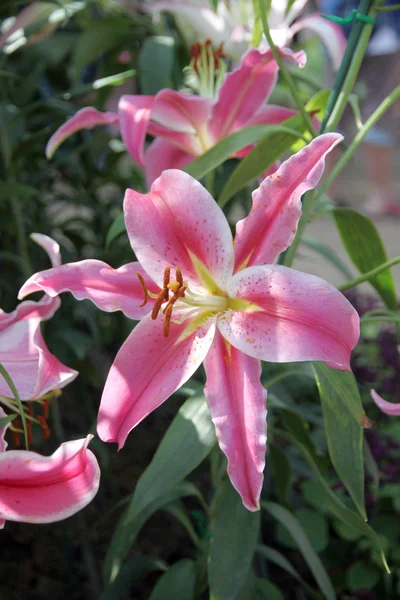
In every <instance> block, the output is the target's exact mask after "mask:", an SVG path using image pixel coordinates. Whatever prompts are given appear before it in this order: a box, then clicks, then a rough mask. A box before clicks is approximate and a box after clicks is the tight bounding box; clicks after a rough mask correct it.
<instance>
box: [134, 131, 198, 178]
mask: <svg viewBox="0 0 400 600" xmlns="http://www.w3.org/2000/svg"><path fill="white" fill-rule="evenodd" d="M192 160H193V156H190V154H187V153H186V152H184V151H183V150H181V149H180V148H178V147H177V146H175V144H171V143H170V142H168V141H167V140H163V139H161V138H159V139H157V140H154V142H152V143H151V144H150V146H149V148H148V150H147V152H146V156H145V166H144V170H145V173H146V183H147V186H148V187H149V188H150V186H151V184H152V183H153V181H155V179H157V177H160V175H161V173H162V172H163V171H166V170H167V169H183V167H185V166H186V165H187V164H188V163H190V162H191V161H192Z"/></svg>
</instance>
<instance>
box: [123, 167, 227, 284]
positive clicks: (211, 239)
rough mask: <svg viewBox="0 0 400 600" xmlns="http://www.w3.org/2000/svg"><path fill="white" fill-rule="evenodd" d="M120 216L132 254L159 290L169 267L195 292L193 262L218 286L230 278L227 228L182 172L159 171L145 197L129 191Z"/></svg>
mask: <svg viewBox="0 0 400 600" xmlns="http://www.w3.org/2000/svg"><path fill="white" fill-rule="evenodd" d="M124 213H125V223H126V228H127V231H128V235H129V239H130V242H131V245H132V248H133V250H134V252H135V254H136V256H137V258H138V259H139V261H140V263H141V265H142V266H143V268H144V269H145V271H146V272H147V273H148V274H149V275H150V277H151V278H152V279H153V280H154V281H155V282H156V283H157V284H158V285H159V286H160V287H161V286H162V281H163V273H164V268H165V267H166V266H168V265H170V266H171V267H173V268H176V267H180V268H181V270H182V274H183V279H184V280H188V281H189V283H191V284H192V285H193V286H195V287H196V285H198V284H199V283H200V282H201V277H200V275H199V273H198V270H197V268H196V265H195V262H196V264H198V263H201V264H202V265H204V267H205V268H206V269H207V270H208V271H209V273H210V274H211V276H212V277H213V278H214V279H215V280H216V281H218V283H219V284H220V285H222V286H223V285H224V282H226V281H227V280H228V279H229V277H230V276H231V274H232V267H233V246H232V235H231V231H230V228H229V225H228V222H227V220H226V218H225V216H224V214H223V212H222V210H221V209H220V208H219V207H218V206H217V204H216V202H215V200H214V199H213V198H212V196H211V195H210V194H209V193H208V191H207V190H206V189H205V188H204V187H203V186H202V185H201V184H200V183H199V182H198V181H196V180H195V179H193V177H191V176H190V175H188V174H187V173H185V172H184V171H178V170H174V169H171V170H170V171H164V172H163V173H162V175H161V177H159V178H158V179H156V181H154V183H153V184H152V186H151V190H150V192H149V193H148V194H140V193H138V192H136V191H134V190H129V189H128V190H127V191H126V194H125V200H124Z"/></svg>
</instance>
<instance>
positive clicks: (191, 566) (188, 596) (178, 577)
mask: <svg viewBox="0 0 400 600" xmlns="http://www.w3.org/2000/svg"><path fill="white" fill-rule="evenodd" d="M195 583H196V566H195V563H194V562H193V561H192V560H189V559H187V558H185V559H183V560H180V561H179V562H177V563H175V564H174V565H172V567H170V568H169V569H168V571H167V572H166V573H164V575H162V576H161V577H160V579H159V580H158V581H157V583H156V585H155V588H154V589H153V591H152V593H151V596H150V598H149V600H166V599H167V598H171V600H172V598H174V599H176V600H178V598H179V600H193V598H194V587H195Z"/></svg>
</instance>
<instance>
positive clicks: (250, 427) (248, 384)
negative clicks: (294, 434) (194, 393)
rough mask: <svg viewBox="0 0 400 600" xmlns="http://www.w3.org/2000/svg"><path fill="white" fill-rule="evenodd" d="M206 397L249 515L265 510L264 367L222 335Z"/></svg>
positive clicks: (209, 365) (210, 362)
mask: <svg viewBox="0 0 400 600" xmlns="http://www.w3.org/2000/svg"><path fill="white" fill-rule="evenodd" d="M204 367H205V370H206V375H207V382H206V385H205V388H204V393H205V396H206V398H207V404H208V407H209V409H210V413H211V417H212V420H213V423H214V425H215V430H216V434H217V439H218V442H219V445H220V447H221V450H222V451H223V452H224V453H225V455H226V457H227V459H228V475H229V477H230V479H231V481H232V485H233V486H234V488H235V489H236V490H237V491H238V492H239V494H240V495H241V497H242V500H243V504H244V506H245V507H246V508H247V509H249V510H258V509H259V508H260V505H259V498H260V493H261V488H262V483H263V470H264V466H265V452H266V441H267V435H266V434H267V420H266V419H267V408H266V399H267V390H266V389H265V388H264V387H263V386H262V385H261V383H260V375H261V364H260V361H259V360H257V359H255V358H251V357H250V356H248V355H246V354H243V352H240V350H237V349H236V348H234V347H233V346H231V345H230V344H229V343H228V342H226V341H225V340H224V338H223V337H222V336H221V334H220V333H217V334H216V336H215V339H214V342H213V345H212V346H211V348H210V351H209V353H208V354H207V357H206V359H205V361H204Z"/></svg>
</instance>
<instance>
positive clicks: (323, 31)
mask: <svg viewBox="0 0 400 600" xmlns="http://www.w3.org/2000/svg"><path fill="white" fill-rule="evenodd" d="M301 29H310V30H311V31H312V32H313V33H315V34H316V35H318V36H319V37H320V38H321V40H322V42H323V44H324V45H325V46H326V48H327V50H328V52H329V56H330V57H331V60H332V64H333V68H334V69H335V70H336V71H337V70H338V69H339V67H340V65H341V62H342V59H343V55H344V51H345V49H346V44H347V40H346V36H345V34H344V32H343V29H342V28H341V27H340V25H338V24H337V23H332V22H331V21H327V19H324V18H323V17H321V16H320V15H319V14H317V13H315V14H314V13H313V14H311V15H307V16H306V17H304V18H303V19H299V20H298V21H296V22H295V23H294V24H293V25H292V26H291V27H290V31H291V33H292V35H295V34H296V33H298V32H299V31H300V30H301Z"/></svg>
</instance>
